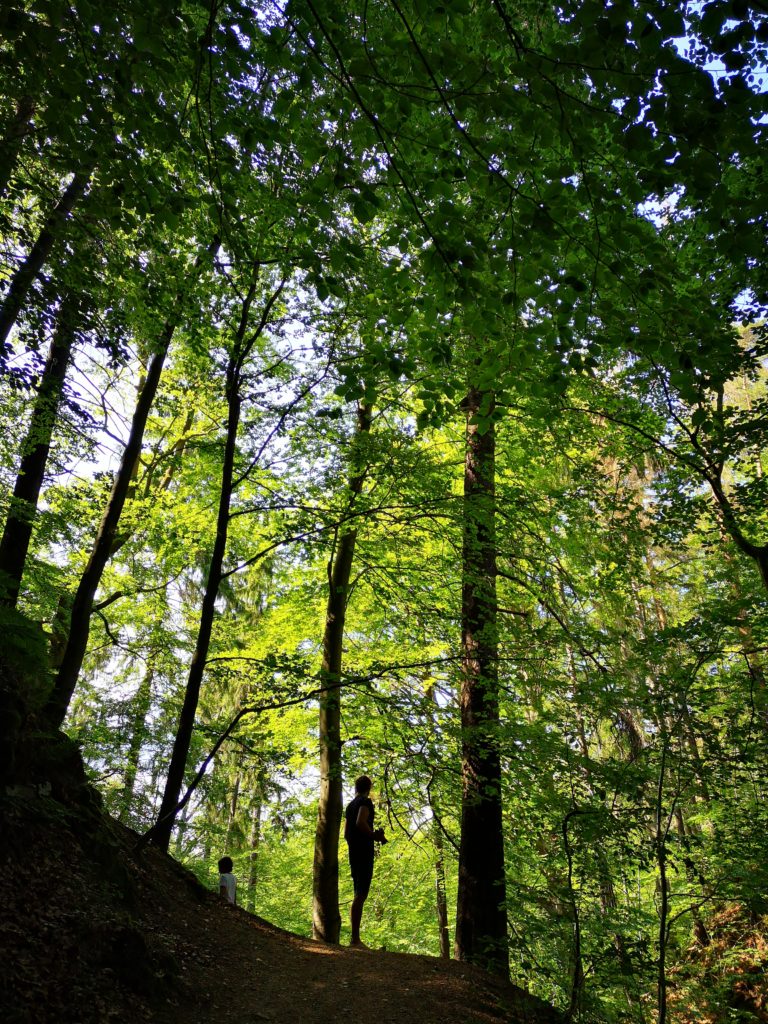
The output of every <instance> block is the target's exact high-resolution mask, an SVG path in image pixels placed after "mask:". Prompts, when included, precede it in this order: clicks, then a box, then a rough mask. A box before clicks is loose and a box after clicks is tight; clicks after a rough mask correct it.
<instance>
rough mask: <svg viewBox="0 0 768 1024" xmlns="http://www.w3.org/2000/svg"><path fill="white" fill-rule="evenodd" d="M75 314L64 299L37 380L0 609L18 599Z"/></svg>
mask: <svg viewBox="0 0 768 1024" xmlns="http://www.w3.org/2000/svg"><path fill="white" fill-rule="evenodd" d="M79 311H80V300H79V297H77V296H75V295H73V294H72V293H71V292H70V293H68V294H67V295H66V296H65V297H64V299H63V300H62V303H61V307H60V309H59V313H58V322H57V325H56V331H55V333H54V336H53V340H52V341H51V347H50V350H49V352H48V358H47V359H46V362H45V368H44V370H43V375H42V377H41V379H40V387H39V389H38V392H37V397H36V399H35V405H34V409H33V410H32V416H31V418H30V421H29V429H28V430H27V436H26V438H25V439H24V441H23V442H22V446H21V451H22V456H21V463H20V465H19V472H18V475H17V477H16V485H15V487H14V489H13V499H12V501H11V507H10V511H9V513H8V518H7V519H6V521H5V528H4V530H3V536H2V539H0V577H2V579H3V582H4V583H6V582H7V584H8V588H7V590H6V591H5V593H4V595H3V597H2V598H1V599H0V604H4V605H8V606H10V607H15V606H16V602H17V601H18V597H19V589H20V587H21V579H22V576H23V574H24V565H25V562H26V559H27V552H28V551H29V544H30V540H31V538H32V524H33V521H34V518H35V513H36V512H37V502H38V499H39V497H40V490H41V488H42V486H43V479H44V477H45V470H46V466H47V463H48V455H49V453H50V450H51V437H52V435H53V428H54V424H55V423H56V417H57V415H58V412H59V405H60V403H61V395H62V390H63V387H64V378H65V375H66V372H67V366H68V365H69V360H70V356H71V353H72V346H73V344H74V339H75V333H76V330H77V322H78V315H79Z"/></svg>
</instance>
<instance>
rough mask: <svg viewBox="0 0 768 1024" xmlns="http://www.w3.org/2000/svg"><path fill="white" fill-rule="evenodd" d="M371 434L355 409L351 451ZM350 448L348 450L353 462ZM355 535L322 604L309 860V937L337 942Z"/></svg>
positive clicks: (353, 489) (342, 544)
mask: <svg viewBox="0 0 768 1024" xmlns="http://www.w3.org/2000/svg"><path fill="white" fill-rule="evenodd" d="M370 429H371V408H370V406H363V407H361V408H360V409H359V410H358V422H357V437H356V440H357V442H358V444H357V446H356V447H359V439H360V435H361V434H367V433H368V432H369V431H370ZM354 457H355V455H354V449H353V458H354ZM364 479H365V471H364V470H363V469H360V470H357V469H353V472H352V475H351V476H350V481H349V490H350V510H351V508H352V506H353V505H354V502H355V499H356V497H357V495H359V494H360V492H361V491H362V489H363V481H364ZM356 539H357V531H356V530H349V531H347V532H346V533H343V534H342V535H341V537H340V538H339V539H338V541H337V546H336V551H335V554H334V557H333V560H332V562H331V564H330V565H329V572H328V604H327V608H326V616H325V632H324V635H323V663H322V668H321V680H322V685H323V692H322V693H321V695H320V796H319V799H318V804H317V829H316V832H315V857H314V867H313V878H312V934H313V936H314V937H315V938H316V939H321V940H323V941H324V942H333V943H337V942H338V941H339V937H340V935H341V914H340V913H339V830H340V826H341V814H342V778H341V693H340V690H339V682H340V680H341V663H342V644H343V640H344V621H345V618H346V614H347V599H348V595H349V580H350V576H351V573H352V559H353V557H354V553H355V541H356Z"/></svg>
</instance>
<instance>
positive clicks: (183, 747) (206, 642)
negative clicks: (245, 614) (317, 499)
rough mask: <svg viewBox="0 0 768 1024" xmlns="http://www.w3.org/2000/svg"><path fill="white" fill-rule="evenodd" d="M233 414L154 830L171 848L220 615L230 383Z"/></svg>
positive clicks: (233, 441) (233, 431)
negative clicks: (213, 532) (190, 650)
mask: <svg viewBox="0 0 768 1024" xmlns="http://www.w3.org/2000/svg"><path fill="white" fill-rule="evenodd" d="M230 392H231V393H230V395H229V403H228V404H229V413H228V417H227V436H226V440H225V443H224V462H223V465H222V470H221V493H220V495H219V511H218V518H217V522H216V539H215V540H214V544H213V551H212V552H211V560H210V562H209V565H208V578H207V580H206V584H205V593H204V595H203V603H202V607H201V609H200V621H199V623H198V630H197V643H196V644H195V652H194V654H193V655H192V662H191V664H190V667H189V674H188V676H187V688H186V690H185V693H184V703H183V704H182V707H181V713H180V714H179V721H178V725H177V728H176V738H175V740H174V743H173V751H172V753H171V761H170V764H169V765H168V776H167V778H166V782H165V790H164V792H163V799H162V802H161V804H160V811H159V813H158V816H157V821H156V823H155V825H154V827H153V830H152V843H153V845H155V846H159V847H160V848H161V849H163V850H167V849H168V846H169V844H170V841H171V832H172V830H173V824H174V821H175V818H176V811H177V806H178V803H179V797H180V796H181V789H182V785H183V783H184V771H185V769H186V766H187V757H188V756H189V748H190V746H191V743H192V730H193V729H194V725H195V715H196V713H197V705H198V703H199V700H200V687H201V685H202V681H203V674H204V672H205V662H206V659H207V657H208V648H209V646H210V642H211V634H212V632H213V623H214V619H215V617H216V598H217V597H218V594H219V585H220V583H221V570H222V566H223V564H224V554H225V552H226V547H227V532H228V529H229V506H230V502H231V500H232V480H233V476H234V463H235V450H236V446H237V428H238V426H239V423H240V395H239V390H238V384H237V383H235V382H233V383H232V384H231V385H230Z"/></svg>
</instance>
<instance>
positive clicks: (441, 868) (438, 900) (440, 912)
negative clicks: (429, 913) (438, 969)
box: [432, 821, 451, 960]
mask: <svg viewBox="0 0 768 1024" xmlns="http://www.w3.org/2000/svg"><path fill="white" fill-rule="evenodd" d="M432 845H433V846H434V848H435V910H436V912H437V934H438V938H439V940H440V956H441V957H442V958H443V960H450V958H451V936H450V934H449V932H448V895H447V892H446V885H445V851H444V844H443V833H442V832H441V831H440V827H439V825H438V824H437V822H436V821H433V822H432Z"/></svg>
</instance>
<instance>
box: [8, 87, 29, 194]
mask: <svg viewBox="0 0 768 1024" xmlns="http://www.w3.org/2000/svg"><path fill="white" fill-rule="evenodd" d="M34 113H35V101H34V100H33V99H32V97H31V96H22V97H21V98H20V99H19V101H18V103H17V104H16V113H15V114H14V116H13V118H12V120H11V122H10V124H9V125H8V128H7V130H6V132H5V135H4V137H3V140H2V142H0V199H2V197H3V196H4V195H5V192H6V189H7V188H8V182H9V181H10V180H11V176H12V175H13V172H14V170H15V168H16V163H17V161H18V158H19V150H20V149H21V146H22V144H23V142H24V136H25V135H28V134H29V132H30V131H31V130H32V117H33V115H34Z"/></svg>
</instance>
